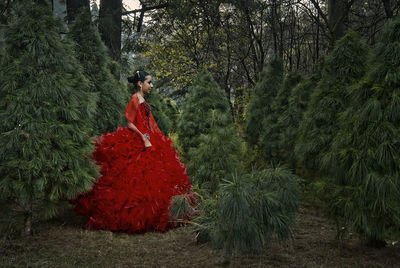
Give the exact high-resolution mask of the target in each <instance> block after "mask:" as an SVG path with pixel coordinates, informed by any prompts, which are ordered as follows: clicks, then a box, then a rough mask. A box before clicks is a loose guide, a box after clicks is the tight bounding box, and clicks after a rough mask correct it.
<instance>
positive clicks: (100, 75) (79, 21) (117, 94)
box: [69, 9, 129, 134]
mask: <svg viewBox="0 0 400 268" xmlns="http://www.w3.org/2000/svg"><path fill="white" fill-rule="evenodd" d="M76 16H77V17H76V20H75V21H74V23H73V24H72V25H71V27H70V28H71V30H70V33H69V36H70V37H71V38H72V39H73V40H74V41H75V42H76V43H77V46H76V47H75V50H76V55H77V58H78V59H79V61H80V63H81V64H82V66H83V69H84V74H85V75H86V77H87V78H88V79H89V82H90V91H92V92H96V93H98V96H99V102H98V109H97V111H96V115H95V117H94V118H93V119H94V124H93V128H94V130H95V133H96V134H101V133H105V132H112V131H114V130H115V129H116V127H117V126H118V125H122V124H123V123H124V118H123V113H124V109H125V107H126V104H127V103H128V101H129V96H128V95H129V93H128V92H127V90H126V88H125V87H124V86H123V85H122V84H121V83H120V82H119V81H117V80H116V79H115V78H114V76H113V75H112V73H111V71H110V68H109V65H110V61H111V60H110V57H109V56H108V53H107V48H106V47H105V45H104V44H103V42H102V41H101V38H100V35H99V32H98V30H97V28H96V26H94V24H93V22H92V20H91V17H90V16H88V10H86V9H83V10H81V13H79V14H78V15H76Z"/></svg>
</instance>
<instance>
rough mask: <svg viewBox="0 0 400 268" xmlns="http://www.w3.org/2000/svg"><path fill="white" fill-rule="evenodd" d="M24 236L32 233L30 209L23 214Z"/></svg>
mask: <svg viewBox="0 0 400 268" xmlns="http://www.w3.org/2000/svg"><path fill="white" fill-rule="evenodd" d="M23 235H24V236H29V235H32V211H27V212H26V214H25V223H24V233H23Z"/></svg>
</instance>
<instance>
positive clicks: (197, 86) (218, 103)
mask: <svg viewBox="0 0 400 268" xmlns="http://www.w3.org/2000/svg"><path fill="white" fill-rule="evenodd" d="M229 109H230V108H229V104H228V102H227V98H226V95H225V92H224V91H223V90H222V89H221V88H220V87H219V86H218V84H217V83H216V82H215V80H214V79H213V78H212V76H211V75H210V74H209V73H208V72H207V71H202V72H201V73H200V74H199V75H198V77H197V78H196V80H195V82H194V83H193V85H192V87H191V88H190V90H189V93H188V96H187V97H186V100H185V103H184V106H183V111H182V115H181V118H180V120H179V122H178V131H177V133H178V137H179V143H180V145H181V146H182V149H183V152H184V153H187V152H189V149H190V148H191V147H197V146H198V145H199V143H200V136H201V134H205V135H206V134H208V133H209V131H210V127H211V126H210V122H209V121H208V119H209V118H210V112H211V111H212V110H219V111H221V112H222V113H229ZM185 158H186V159H187V157H186V156H185Z"/></svg>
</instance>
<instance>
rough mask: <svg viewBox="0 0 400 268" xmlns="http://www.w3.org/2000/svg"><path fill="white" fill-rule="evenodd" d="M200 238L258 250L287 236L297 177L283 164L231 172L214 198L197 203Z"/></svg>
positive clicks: (222, 245)
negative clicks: (200, 208) (246, 171)
mask: <svg viewBox="0 0 400 268" xmlns="http://www.w3.org/2000/svg"><path fill="white" fill-rule="evenodd" d="M201 206H202V210H200V211H201V214H200V215H199V217H198V218H196V219H195V222H196V223H198V225H197V231H198V233H199V234H198V237H199V239H200V240H206V241H207V240H209V241H211V243H212V245H214V246H215V247H217V248H225V249H226V251H227V253H228V255H230V253H232V252H233V251H237V250H238V251H254V250H258V249H261V247H262V246H264V245H265V244H267V243H269V242H270V241H271V240H272V238H273V237H277V238H278V240H279V241H282V240H285V239H288V238H290V235H291V228H292V226H293V224H294V222H295V216H296V213H297V210H298V200H297V177H296V176H295V175H293V174H292V173H291V172H290V171H289V170H287V169H286V168H283V167H277V168H274V169H265V170H254V171H253V172H251V173H250V174H245V175H242V174H238V173H236V174H235V173H234V174H233V176H232V178H230V179H229V180H226V181H225V183H223V184H221V186H220V189H219V191H218V194H217V197H216V198H215V199H212V198H211V199H208V200H206V201H205V202H202V203H201Z"/></svg>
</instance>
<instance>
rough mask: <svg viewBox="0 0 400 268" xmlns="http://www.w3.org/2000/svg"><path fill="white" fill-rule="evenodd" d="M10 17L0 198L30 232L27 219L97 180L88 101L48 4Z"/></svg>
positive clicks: (0, 93) (0, 109) (31, 4)
mask: <svg viewBox="0 0 400 268" xmlns="http://www.w3.org/2000/svg"><path fill="white" fill-rule="evenodd" d="M15 12H16V19H15V21H14V22H13V23H12V24H11V25H10V27H9V29H8V31H7V34H6V41H5V42H6V47H5V53H4V57H3V58H2V59H1V63H0V69H1V70H2V72H0V73H1V74H0V75H1V77H0V80H1V84H0V133H1V134H0V162H1V165H0V196H1V197H2V199H3V200H7V201H8V202H7V206H8V210H13V209H19V210H21V212H22V213H23V214H24V215H25V234H30V233H31V224H32V216H35V217H38V218H40V217H42V216H45V217H50V216H53V215H55V213H56V211H57V208H58V205H60V203H62V202H63V200H64V199H65V198H67V199H70V198H73V197H75V195H76V194H77V192H82V191H85V190H87V189H89V188H90V187H91V184H92V182H93V181H94V177H95V176H97V168H96V166H95V165H94V164H93V161H92V160H91V159H90V158H89V154H90V153H91V152H92V150H93V144H92V142H91V140H90V138H89V136H88V133H89V132H91V129H90V124H89V120H90V118H91V116H92V114H91V113H92V112H93V111H94V106H95V102H93V95H92V94H90V93H88V92H87V90H88V82H87V80H86V78H85V77H84V75H83V73H82V67H81V66H80V65H79V63H78V61H77V60H76V58H75V54H74V51H73V47H72V45H71V44H70V43H69V42H68V40H65V39H62V38H61V37H60V34H59V32H60V31H61V27H62V24H61V22H60V21H58V20H55V19H54V17H53V14H52V12H51V9H50V7H49V5H48V1H45V0H37V1H24V2H23V5H19V6H17V7H16V8H15ZM0 203H1V204H2V205H4V202H0Z"/></svg>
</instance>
